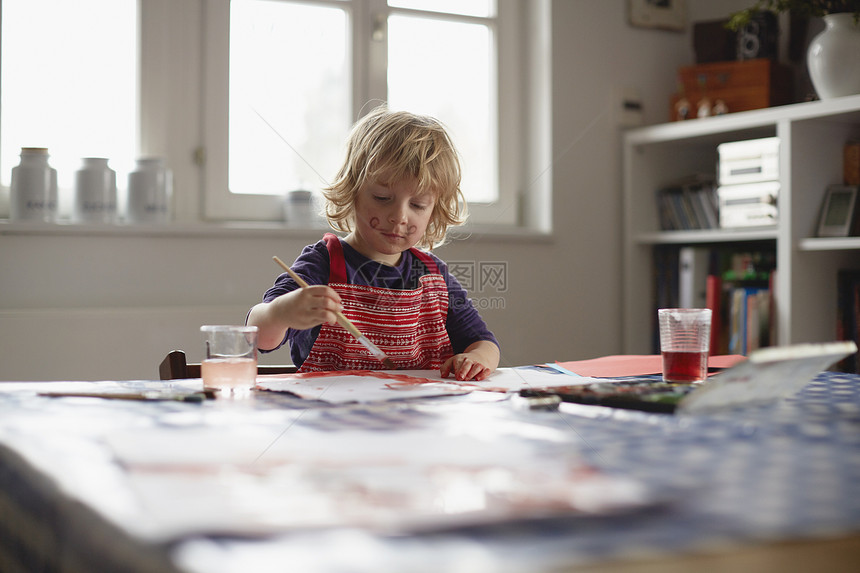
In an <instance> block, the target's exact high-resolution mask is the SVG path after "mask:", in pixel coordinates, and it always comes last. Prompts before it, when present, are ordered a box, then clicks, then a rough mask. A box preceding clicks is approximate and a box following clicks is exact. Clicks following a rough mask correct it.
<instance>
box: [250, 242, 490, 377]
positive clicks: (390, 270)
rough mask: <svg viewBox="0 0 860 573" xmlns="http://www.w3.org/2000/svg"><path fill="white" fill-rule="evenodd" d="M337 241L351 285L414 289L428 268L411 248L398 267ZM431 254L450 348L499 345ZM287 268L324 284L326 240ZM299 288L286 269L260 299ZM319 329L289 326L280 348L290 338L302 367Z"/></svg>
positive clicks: (326, 276) (293, 353) (267, 299)
mask: <svg viewBox="0 0 860 573" xmlns="http://www.w3.org/2000/svg"><path fill="white" fill-rule="evenodd" d="M340 244H341V246H342V247H343V257H344V261H345V263H346V275H347V280H348V281H349V283H350V284H356V285H367V286H374V287H382V288H389V289H395V290H410V289H415V288H418V286H419V283H418V279H419V277H421V276H423V275H425V274H427V273H428V270H427V268H426V267H425V266H424V263H423V262H421V260H420V259H418V257H416V256H415V255H413V254H412V252H411V251H405V252H404V253H403V256H402V257H401V258H400V263H399V264H398V265H397V266H390V265H385V264H382V263H379V262H377V261H374V260H372V259H369V258H367V257H365V256H364V255H362V254H361V253H359V252H358V251H356V250H355V249H354V248H352V247H351V246H350V245H349V244H347V243H346V242H345V241H343V240H341V241H340ZM430 256H431V257H433V260H434V261H435V262H436V265H437V266H438V267H439V273H440V274H441V275H442V276H443V277H444V279H445V284H446V285H448V316H447V319H446V322H445V329H446V330H447V332H448V338H449V339H450V340H451V346H452V347H453V350H454V353H455V354H459V353H461V352H463V351H464V350H465V349H466V348H467V347H468V346H469V345H470V344H473V343H474V342H477V341H479V340H488V341H490V342H493V343H494V344H496V345H497V346H498V344H499V343H498V341H497V340H496V337H495V336H494V335H493V333H492V332H490V330H489V329H488V328H487V325H486V323H485V322H484V320H483V319H482V318H481V315H480V314H478V311H477V309H475V307H474V305H473V304H472V301H471V300H470V299H469V297H468V294H467V293H466V289H464V288H463V286H462V285H461V284H460V282H459V281H458V280H457V278H456V277H454V276H453V275H452V274H451V273H450V272H448V265H446V264H445V263H444V262H443V261H442V260H441V259H440V258H438V257H437V256H436V255H434V254H432V253H430ZM290 267H291V268H292V269H293V271H295V272H296V274H298V275H299V276H301V277H302V278H303V279H305V281H306V282H307V283H308V284H310V285H318V284H323V285H325V284H328V281H329V269H330V261H329V254H328V249H327V248H326V245H325V242H323V241H319V242H317V243H315V244H313V245H308V246H307V247H305V248H304V249H303V250H302V254H301V255H299V257H298V258H297V259H296V261H295V262H294V263H293V264H292V265H290ZM297 288H299V287H298V284H296V282H295V281H294V280H293V279H291V278H290V276H289V275H288V274H286V273H284V274H282V275H281V276H279V277H278V278H277V279H276V280H275V284H274V286H272V287H271V288H270V289H269V290H267V291H266V293H265V294H264V295H263V302H271V301H272V300H274V299H276V298H278V297H279V296H281V295H282V294H286V293H288V292H291V291H294V290H295V289H297ZM319 331H320V327H319V326H317V327H314V328H310V329H307V330H294V329H292V328H291V329H289V330H287V334H286V336H285V337H284V340H283V341H281V344H280V345H279V346H278V347H280V346H283V345H284V343H285V342H289V343H290V354H291V357H292V361H293V364H295V365H296V366H301V365H302V364H303V363H304V361H305V359H306V358H307V357H308V354H309V353H310V351H311V347H312V346H313V344H314V341H316V339H317V335H318V334H319Z"/></svg>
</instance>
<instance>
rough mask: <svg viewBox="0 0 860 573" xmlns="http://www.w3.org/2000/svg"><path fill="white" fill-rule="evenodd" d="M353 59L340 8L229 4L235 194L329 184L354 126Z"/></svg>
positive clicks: (252, 1)
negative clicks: (352, 109) (350, 130)
mask: <svg viewBox="0 0 860 573" xmlns="http://www.w3.org/2000/svg"><path fill="white" fill-rule="evenodd" d="M350 53H351V51H350V49H349V32H348V18H347V14H346V12H345V11H344V10H342V9H339V8H331V7H319V6H310V5H303V4H299V3H296V4H293V3H290V2H272V1H269V0H233V1H232V2H231V3H230V96H229V97H230V111H229V114H230V126H229V129H230V134H229V138H230V142H229V187H230V191H232V192H233V193H259V194H277V195H283V194H284V193H286V192H287V191H290V190H294V189H311V190H314V189H320V188H322V187H323V186H325V185H327V184H328V182H329V181H330V180H331V178H333V177H334V175H335V172H336V170H337V168H338V166H339V163H340V161H342V158H343V142H344V140H345V139H346V135H347V132H348V130H349V128H350V124H351V113H350V109H351V103H350V102H351V94H352V91H351V77H350V73H349V63H350Z"/></svg>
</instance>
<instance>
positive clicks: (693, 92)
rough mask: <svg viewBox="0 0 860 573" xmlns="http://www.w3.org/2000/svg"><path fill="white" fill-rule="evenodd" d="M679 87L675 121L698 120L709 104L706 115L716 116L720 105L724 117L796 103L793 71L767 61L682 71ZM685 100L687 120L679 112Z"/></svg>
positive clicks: (672, 111)
mask: <svg viewBox="0 0 860 573" xmlns="http://www.w3.org/2000/svg"><path fill="white" fill-rule="evenodd" d="M678 86H679V89H680V92H679V93H677V94H675V95H673V96H672V98H671V106H670V113H669V115H670V117H671V119H672V121H677V120H679V119H692V118H695V117H698V116H699V113H698V110H699V107H700V105H702V104H705V105H706V106H707V104H708V103H710V105H709V106H707V107H708V108H710V109H711V111H710V112H709V113H706V114H705V115H715V114H716V112H715V111H714V108H715V106H716V105H717V102H718V101H721V102H722V103H723V105H724V106H725V108H724V109H723V110H722V113H731V112H735V111H746V110H750V109H760V108H765V107H771V106H775V105H784V104H787V103H791V102H792V92H793V90H792V76H791V68H789V67H788V66H784V65H781V64H778V63H776V62H774V61H773V60H771V59H766V58H763V59H757V60H745V61H737V62H713V63H709V64H699V65H696V66H686V67H682V68H680V69H679V70H678ZM682 98H685V99H686V100H687V102H688V103H689V113H688V114H687V117H686V118H684V117H682V116H681V114H679V112H678V102H679V101H680V100H681V99H682Z"/></svg>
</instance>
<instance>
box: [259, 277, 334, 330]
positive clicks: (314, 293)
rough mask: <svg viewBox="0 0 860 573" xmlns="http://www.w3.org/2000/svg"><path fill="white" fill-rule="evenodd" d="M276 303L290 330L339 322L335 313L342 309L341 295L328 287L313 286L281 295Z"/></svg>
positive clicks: (278, 311) (279, 313)
mask: <svg viewBox="0 0 860 573" xmlns="http://www.w3.org/2000/svg"><path fill="white" fill-rule="evenodd" d="M272 302H274V303H275V304H276V305H277V307H278V308H277V311H276V312H277V313H278V315H280V316H281V317H284V318H285V319H286V320H285V321H284V322H286V323H287V324H289V326H290V328H294V329H296V330H305V329H308V328H313V327H314V326H317V325H320V324H322V323H324V322H325V323H328V324H334V323H335V322H337V316H335V312H337V311H339V310H341V309H342V305H341V301H340V295H338V294H337V292H336V291H335V290H334V289H333V288H331V287H329V286H326V285H313V286H309V287H307V288H300V289H296V290H294V291H292V292H289V293H287V294H284V295H281V296H280V297H278V298H277V299H275V300H274V301H272Z"/></svg>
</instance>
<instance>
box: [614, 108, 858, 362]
mask: <svg viewBox="0 0 860 573" xmlns="http://www.w3.org/2000/svg"><path fill="white" fill-rule="evenodd" d="M773 136H777V137H779V138H780V152H779V153H780V155H779V161H780V167H779V169H780V171H779V175H780V183H781V187H780V191H779V200H778V202H779V221H778V223H777V225H776V227H769V228H751V229H738V230H727V229H719V230H707V231H673V232H666V231H661V230H660V226H659V221H658V216H657V201H656V191H657V190H658V189H659V188H660V187H661V186H663V185H665V184H666V183H668V182H670V181H673V180H677V179H679V178H682V177H684V176H687V175H690V174H691V173H697V172H699V173H711V174H713V173H715V172H716V162H717V145H719V144H721V143H725V142H729V141H739V140H744V139H755V138H760V137H773ZM857 138H860V95H858V96H849V97H842V98H837V99H832V100H828V101H820V102H808V103H799V104H793V105H787V106H780V107H774V108H769V109H764V110H754V111H746V112H739V113H734V114H728V115H725V116H721V117H712V118H705V119H694V120H688V121H684V122H676V123H668V124H662V125H655V126H650V127H643V128H639V129H635V130H631V131H628V132H626V133H625V134H624V139H623V146H624V149H623V153H624V166H623V167H624V174H623V197H624V219H623V229H624V254H623V265H624V295H623V296H624V301H623V304H624V309H623V313H622V316H623V317H624V328H623V333H624V348H623V351H624V352H625V353H628V354H646V353H649V352H651V350H652V349H651V346H650V343H651V327H652V316H651V315H652V314H653V313H654V312H656V311H655V310H654V309H653V308H652V305H653V298H654V297H653V294H654V293H653V289H654V277H653V269H652V257H651V252H652V249H653V248H654V247H655V246H657V245H670V244H675V245H686V244H689V245H695V244H703V245H704V244H727V243H738V244H743V243H749V244H750V245H751V248H754V245H755V244H756V243H759V244H771V245H775V248H776V259H777V273H776V282H775V288H774V290H775V304H776V320H777V344H780V345H784V344H794V343H799V342H823V341H829V340H833V339H834V338H835V336H836V271H837V270H838V269H840V268H860V238H858V237H849V238H816V237H815V236H814V235H815V229H816V226H817V222H818V214H819V208H820V204H821V200H822V198H823V196H824V191H825V189H826V188H827V186H828V185H831V184H837V183H841V182H842V176H843V165H842V163H843V146H844V144H845V142H846V141H847V140H849V139H857Z"/></svg>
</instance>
